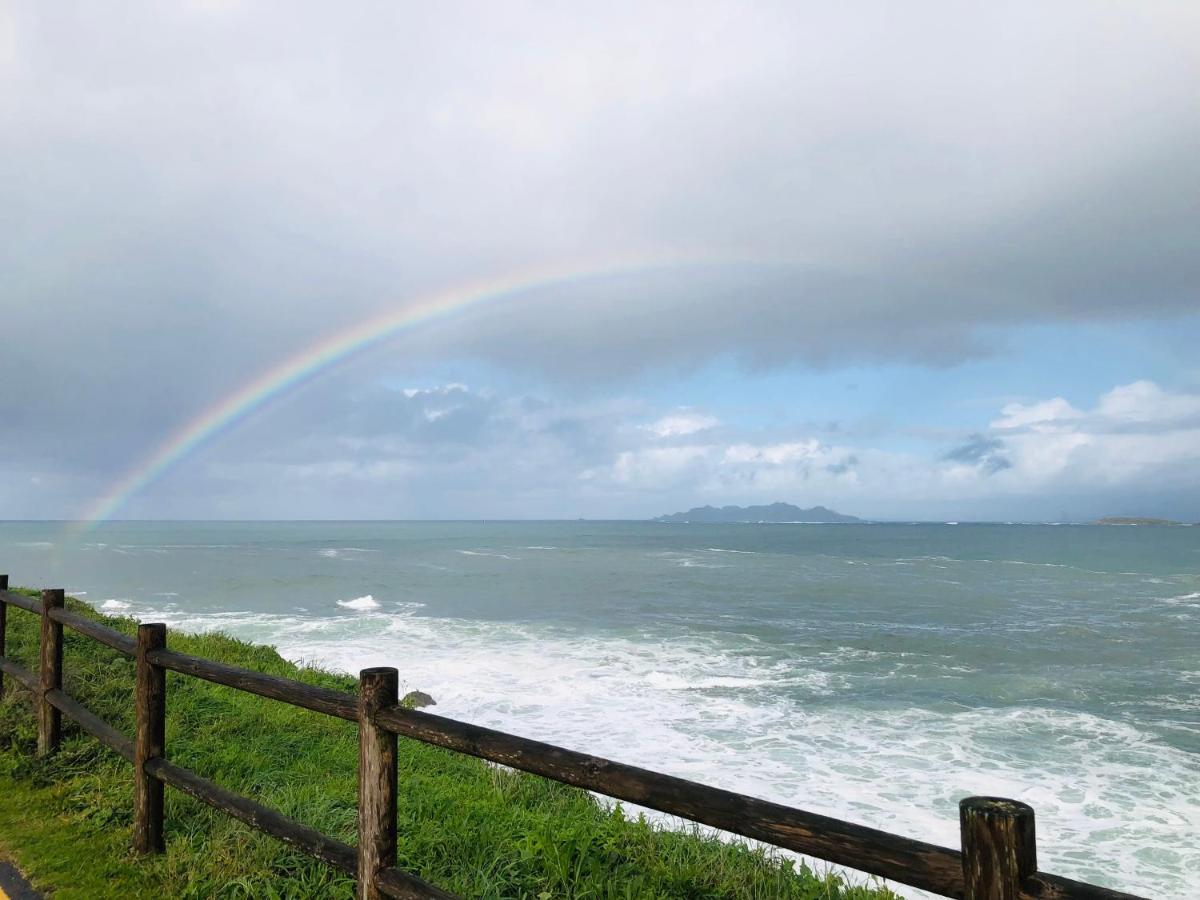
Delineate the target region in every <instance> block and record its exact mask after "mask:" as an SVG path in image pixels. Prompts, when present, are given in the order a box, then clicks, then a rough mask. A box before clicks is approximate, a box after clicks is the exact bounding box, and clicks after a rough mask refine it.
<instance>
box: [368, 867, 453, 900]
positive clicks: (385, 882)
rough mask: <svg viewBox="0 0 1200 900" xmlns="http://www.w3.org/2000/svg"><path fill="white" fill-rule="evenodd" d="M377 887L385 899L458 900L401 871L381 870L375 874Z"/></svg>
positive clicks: (446, 892)
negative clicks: (430, 899) (430, 898)
mask: <svg viewBox="0 0 1200 900" xmlns="http://www.w3.org/2000/svg"><path fill="white" fill-rule="evenodd" d="M375 887H376V888H377V889H378V890H379V891H380V893H382V894H383V895H384V896H385V897H392V898H393V900H425V898H429V897H434V898H437V900H458V896H457V895H456V894H451V893H449V892H448V891H443V890H442V889H441V888H439V887H435V886H434V885H432V884H430V883H429V882H427V881H422V880H421V879H420V878H418V877H417V876H415V875H409V874H408V873H407V872H403V871H401V870H400V869H380V870H379V871H378V872H376V873H375Z"/></svg>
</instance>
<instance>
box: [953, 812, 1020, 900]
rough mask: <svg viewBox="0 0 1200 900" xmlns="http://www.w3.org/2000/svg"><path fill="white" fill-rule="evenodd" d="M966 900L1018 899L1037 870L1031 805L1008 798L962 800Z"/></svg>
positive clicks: (961, 821) (961, 828)
mask: <svg viewBox="0 0 1200 900" xmlns="http://www.w3.org/2000/svg"><path fill="white" fill-rule="evenodd" d="M958 815H959V824H960V830H961V832H962V867H963V886H964V889H965V893H966V900H1017V898H1018V897H1019V896H1020V893H1021V883H1022V882H1023V881H1024V880H1025V879H1026V878H1029V877H1030V876H1031V875H1034V874H1035V873H1036V872H1037V838H1036V835H1035V833H1034V832H1035V828H1034V815H1033V808H1032V807H1030V806H1029V805H1027V804H1025V803H1020V802H1019V801H1016V800H1008V799H1006V798H1004V797H967V798H965V799H964V800H962V801H960V802H959V804H958Z"/></svg>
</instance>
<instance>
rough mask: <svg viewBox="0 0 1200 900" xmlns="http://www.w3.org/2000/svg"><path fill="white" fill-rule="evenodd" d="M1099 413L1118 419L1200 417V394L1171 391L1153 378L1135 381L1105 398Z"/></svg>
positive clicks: (1154, 420) (1146, 420)
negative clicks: (1173, 392)
mask: <svg viewBox="0 0 1200 900" xmlns="http://www.w3.org/2000/svg"><path fill="white" fill-rule="evenodd" d="M1096 412H1097V413H1098V414H1099V415H1101V416H1104V417H1105V418H1107V419H1110V420H1112V421H1114V422H1165V423H1171V422H1181V421H1184V420H1190V419H1200V394H1169V393H1167V392H1166V391H1164V390H1163V389H1162V388H1160V387H1159V386H1158V385H1157V384H1155V383H1154V382H1153V381H1135V382H1133V383H1132V384H1126V385H1121V386H1119V387H1115V388H1113V389H1112V390H1111V391H1109V392H1108V393H1107V394H1105V395H1104V396H1103V397H1101V398H1100V404H1099V405H1098V406H1097V407H1096Z"/></svg>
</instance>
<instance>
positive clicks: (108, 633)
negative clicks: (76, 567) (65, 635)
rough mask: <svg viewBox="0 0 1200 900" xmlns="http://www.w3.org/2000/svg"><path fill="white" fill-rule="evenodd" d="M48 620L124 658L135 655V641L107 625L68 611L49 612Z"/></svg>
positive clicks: (56, 610)
mask: <svg viewBox="0 0 1200 900" xmlns="http://www.w3.org/2000/svg"><path fill="white" fill-rule="evenodd" d="M50 618H51V619H53V620H54V621H55V622H58V623H60V624H62V625H66V626H67V627H68V628H70V629H71V630H72V631H77V632H79V633H80V634H82V635H86V636H87V637H90V638H91V639H92V640H93V641H97V642H98V643H101V644H104V645H105V646H107V647H112V648H113V649H114V650H116V651H118V652H120V653H124V654H125V655H126V656H135V655H137V641H136V640H134V639H133V638H131V637H130V636H129V635H127V634H121V632H119V631H117V630H115V629H113V628H109V627H108V626H107V625H101V624H100V623H99V622H93V621H92V620H91V619H86V618H84V617H83V616H81V615H79V613H75V612H71V611H70V610H69V609H52V610H50Z"/></svg>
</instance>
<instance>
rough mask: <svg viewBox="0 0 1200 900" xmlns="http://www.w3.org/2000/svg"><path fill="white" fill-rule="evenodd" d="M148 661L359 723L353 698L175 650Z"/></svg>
mask: <svg viewBox="0 0 1200 900" xmlns="http://www.w3.org/2000/svg"><path fill="white" fill-rule="evenodd" d="M148 658H149V660H150V661H151V662H152V663H154V664H155V665H156V666H162V667H163V668H164V669H170V670H171V671H172V672H181V673H182V674H184V675H191V676H193V677H195V678H203V679H204V680H205V681H211V682H213V683H215V684H223V685H225V686H227V687H231V688H236V689H238V690H239V691H245V692H246V693H248V694H258V695H259V696H260V697H269V698H271V699H272V700H281V701H283V702H284V703H290V704H292V705H293V706H300V707H303V708H304V709H311V710H314V711H316V712H319V713H324V714H325V715H327V716H334V717H336V718H338V719H346V720H347V721H349V722H357V721H358V700H357V698H355V696H354V695H353V694H346V693H343V692H342V691H334V690H330V689H329V688H322V687H315V686H313V685H311V684H305V683H304V682H302V681H295V680H293V679H291V678H280V677H279V676H277V675H264V674H262V673H261V672H254V671H252V670H250V669H243V668H241V667H240V666H229V665H226V664H225V663H219V662H213V661H212V660H210V659H204V658H202V657H199V656H190V655H188V654H186V653H176V652H175V651H173V650H155V651H152V652H151V653H150V654H149V657H148Z"/></svg>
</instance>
